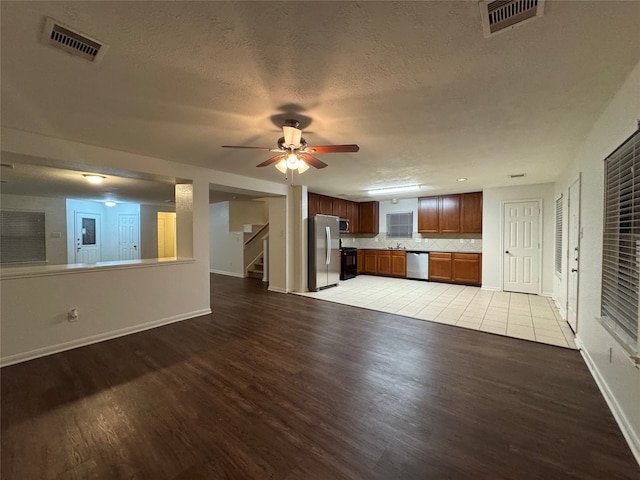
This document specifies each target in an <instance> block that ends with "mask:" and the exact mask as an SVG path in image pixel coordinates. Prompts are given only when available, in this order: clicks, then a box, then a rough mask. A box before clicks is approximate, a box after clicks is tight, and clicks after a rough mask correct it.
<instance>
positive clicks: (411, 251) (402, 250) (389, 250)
mask: <svg viewBox="0 0 640 480" xmlns="http://www.w3.org/2000/svg"><path fill="white" fill-rule="evenodd" d="M357 250H380V251H384V252H407V253H431V252H437V253H479V254H481V255H482V252H477V251H461V250H438V249H434V250H427V249H425V250H416V249H415V248H412V249H404V248H358V249H357Z"/></svg>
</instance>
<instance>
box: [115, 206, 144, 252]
mask: <svg viewBox="0 0 640 480" xmlns="http://www.w3.org/2000/svg"><path fill="white" fill-rule="evenodd" d="M139 238H140V218H139V216H138V215H137V214H124V213H122V214H120V215H118V252H119V257H120V260H138V259H139V258H140V248H139Z"/></svg>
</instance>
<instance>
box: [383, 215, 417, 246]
mask: <svg viewBox="0 0 640 480" xmlns="http://www.w3.org/2000/svg"><path fill="white" fill-rule="evenodd" d="M400 216H407V218H406V221H405V222H398V223H394V222H393V221H392V219H391V217H396V218H399V217H400ZM394 227H395V228H396V229H399V228H400V227H404V228H405V230H404V231H398V230H393V231H392V228H394ZM387 238H401V239H405V240H406V239H410V238H413V211H408V212H389V213H387Z"/></svg>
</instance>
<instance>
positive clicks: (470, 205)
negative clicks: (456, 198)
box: [460, 192, 482, 233]
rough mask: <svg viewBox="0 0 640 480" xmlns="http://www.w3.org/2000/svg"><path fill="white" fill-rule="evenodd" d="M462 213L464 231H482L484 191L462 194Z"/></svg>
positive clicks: (461, 219)
mask: <svg viewBox="0 0 640 480" xmlns="http://www.w3.org/2000/svg"><path fill="white" fill-rule="evenodd" d="M460 214H461V217H460V222H461V224H462V231H463V232H464V233H482V192H474V193H465V194H464V195H462V205H461V208H460Z"/></svg>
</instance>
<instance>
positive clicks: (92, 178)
mask: <svg viewBox="0 0 640 480" xmlns="http://www.w3.org/2000/svg"><path fill="white" fill-rule="evenodd" d="M84 178H86V179H87V182H89V183H93V184H94V185H97V184H98V183H102V182H103V180H104V177H103V176H102V175H84Z"/></svg>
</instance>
